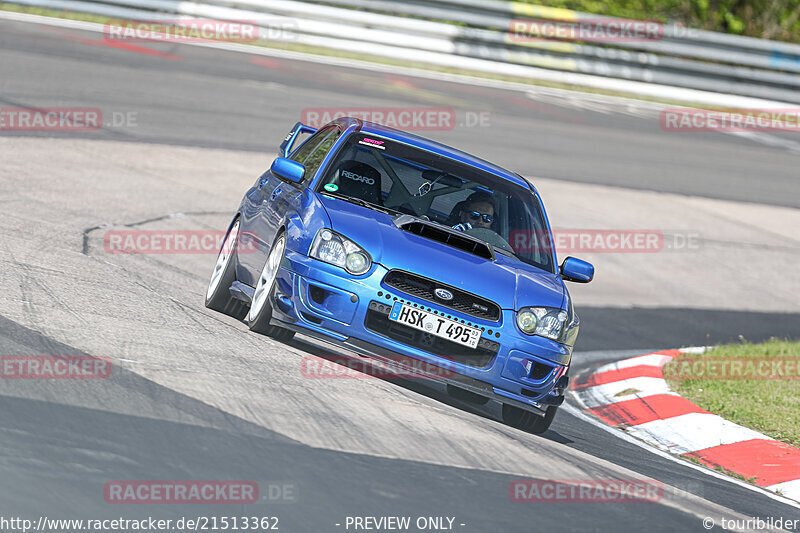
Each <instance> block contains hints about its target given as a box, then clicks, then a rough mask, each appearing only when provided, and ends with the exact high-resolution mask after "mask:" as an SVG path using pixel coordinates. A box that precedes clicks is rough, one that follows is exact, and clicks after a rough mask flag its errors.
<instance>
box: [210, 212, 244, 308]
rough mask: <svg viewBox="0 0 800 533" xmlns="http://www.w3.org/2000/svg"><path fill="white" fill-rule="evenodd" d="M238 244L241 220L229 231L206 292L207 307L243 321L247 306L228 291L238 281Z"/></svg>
mask: <svg viewBox="0 0 800 533" xmlns="http://www.w3.org/2000/svg"><path fill="white" fill-rule="evenodd" d="M238 244H239V220H238V219H237V220H236V222H234V224H233V226H231V228H230V229H229V230H228V234H227V235H226V236H225V242H223V243H222V248H220V250H219V255H217V263H216V264H215V265H214V272H212V273H211V280H210V281H209V282H208V290H206V307H208V308H209V309H213V310H214V311H219V312H220V313H225V314H226V315H230V316H232V317H235V318H237V319H239V320H241V319H243V318H244V317H245V315H246V314H247V305H246V304H245V303H243V302H242V301H240V300H237V299H236V298H234V297H233V296H231V293H230V291H229V290H228V289H229V288H230V286H231V284H232V283H233V282H234V281H236V264H235V261H233V257H234V255H235V254H236V247H237V246H238Z"/></svg>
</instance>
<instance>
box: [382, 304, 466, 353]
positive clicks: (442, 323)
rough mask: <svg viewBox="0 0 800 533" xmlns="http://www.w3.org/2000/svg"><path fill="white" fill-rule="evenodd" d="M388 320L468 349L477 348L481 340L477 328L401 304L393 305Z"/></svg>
mask: <svg viewBox="0 0 800 533" xmlns="http://www.w3.org/2000/svg"><path fill="white" fill-rule="evenodd" d="M389 320H392V321H394V322H399V323H401V324H405V325H406V326H409V327H412V328H414V329H418V330H420V331H424V332H426V333H430V334H431V335H435V336H437V337H441V338H443V339H447V340H449V341H451V342H455V343H457V344H462V345H464V346H469V347H470V348H475V347H476V346H478V341H479V340H480V338H481V330H480V329H478V328H473V327H471V326H466V325H464V324H459V323H458V322H456V321H455V320H450V319H449V318H445V317H443V316H440V315H434V314H433V313H428V312H427V311H423V310H422V309H419V308H417V307H413V306H410V305H408V304H404V303H402V302H395V303H394V305H393V306H392V312H391V313H390V314H389Z"/></svg>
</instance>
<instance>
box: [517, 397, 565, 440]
mask: <svg viewBox="0 0 800 533" xmlns="http://www.w3.org/2000/svg"><path fill="white" fill-rule="evenodd" d="M556 411H558V407H556V406H554V405H551V406H549V407H548V408H547V412H546V413H545V415H544V416H539V415H537V414H534V413H531V412H530V411H526V410H524V409H520V408H519V407H515V406H513V405H508V404H506V403H504V404H503V422H505V423H506V424H508V425H509V426H513V427H515V428H517V429H521V430H522V431H527V432H529V433H534V434H536V435H540V434H542V433H544V432H545V431H547V430H548V429H549V428H550V424H552V423H553V419H554V418H555V417H556Z"/></svg>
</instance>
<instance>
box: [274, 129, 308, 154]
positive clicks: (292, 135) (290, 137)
mask: <svg viewBox="0 0 800 533" xmlns="http://www.w3.org/2000/svg"><path fill="white" fill-rule="evenodd" d="M316 132H317V130H316V129H314V128H312V127H311V126H306V125H305V124H303V123H302V122H298V123H297V124H295V125H294V127H293V128H292V131H290V132H289V133H288V134H287V135H286V137H285V138H284V139H283V142H282V143H281V145H280V147H279V148H278V153H279V154H280V155H282V156H283V157H289V154H291V153H292V149H293V148H294V143H295V141H297V138H298V137H300V135H301V134H303V133H308V134H311V135H313V134H314V133H316Z"/></svg>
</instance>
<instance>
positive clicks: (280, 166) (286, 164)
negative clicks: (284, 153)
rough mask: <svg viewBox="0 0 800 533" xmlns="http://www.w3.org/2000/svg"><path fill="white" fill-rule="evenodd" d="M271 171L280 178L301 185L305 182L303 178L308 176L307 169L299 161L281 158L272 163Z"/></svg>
mask: <svg viewBox="0 0 800 533" xmlns="http://www.w3.org/2000/svg"><path fill="white" fill-rule="evenodd" d="M269 171H270V172H272V173H273V174H275V175H276V176H278V177H279V178H283V179H285V180H289V181H293V182H294V183H300V182H301V181H302V180H303V176H305V174H306V167H304V166H303V165H301V164H300V163H298V162H297V161H292V160H291V159H286V158H285V157H279V158H277V159H275V161H273V162H272V166H270V167H269Z"/></svg>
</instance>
